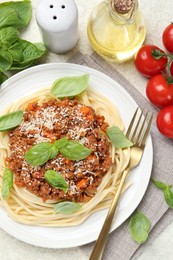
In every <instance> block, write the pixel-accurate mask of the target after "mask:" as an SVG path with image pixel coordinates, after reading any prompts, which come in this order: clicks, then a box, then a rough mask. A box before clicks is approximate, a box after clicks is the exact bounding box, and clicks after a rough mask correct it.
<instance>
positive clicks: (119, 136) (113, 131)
mask: <svg viewBox="0 0 173 260" xmlns="http://www.w3.org/2000/svg"><path fill="white" fill-rule="evenodd" d="M106 132H107V135H108V137H109V140H110V141H111V143H112V144H113V145H114V146H115V147H116V148H127V147H130V146H132V145H133V143H132V142H131V141H129V140H128V139H127V137H126V136H125V135H124V134H123V132H122V131H121V129H120V128H119V127H117V126H112V127H109V128H107V131H106Z"/></svg>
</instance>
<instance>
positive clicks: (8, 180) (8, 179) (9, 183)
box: [1, 169, 13, 199]
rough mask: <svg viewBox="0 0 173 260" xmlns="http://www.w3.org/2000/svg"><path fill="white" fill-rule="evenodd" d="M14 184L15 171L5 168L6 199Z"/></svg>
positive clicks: (3, 187) (3, 192) (4, 186)
mask: <svg viewBox="0 0 173 260" xmlns="http://www.w3.org/2000/svg"><path fill="white" fill-rule="evenodd" d="M12 186H13V173H12V172H11V171H10V170H9V169H5V171H4V174H3V178H2V190H1V193H2V197H3V199H6V198H7V197H8V196H9V193H10V190H11V188H12Z"/></svg>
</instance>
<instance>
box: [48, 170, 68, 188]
mask: <svg viewBox="0 0 173 260" xmlns="http://www.w3.org/2000/svg"><path fill="white" fill-rule="evenodd" d="M44 178H45V180H46V181H47V182H48V183H49V184H50V185H51V186H53V187H55V188H57V189H61V190H63V191H64V192H67V191H68V185H67V182H66V181H65V179H64V178H63V177H62V176H61V175H60V174H59V173H58V172H56V171H54V170H48V171H46V172H45V174H44Z"/></svg>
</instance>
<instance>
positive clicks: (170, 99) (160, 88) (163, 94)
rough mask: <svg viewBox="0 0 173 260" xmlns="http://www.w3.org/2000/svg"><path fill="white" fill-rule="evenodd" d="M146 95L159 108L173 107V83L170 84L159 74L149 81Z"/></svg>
mask: <svg viewBox="0 0 173 260" xmlns="http://www.w3.org/2000/svg"><path fill="white" fill-rule="evenodd" d="M146 95H147V97H148V99H149V100H150V102H151V103H153V104H154V105H155V106H157V107H165V106H169V105H173V83H171V84H170V83H168V82H167V80H166V79H165V78H164V76H163V75H162V74H157V75H155V76H153V77H152V78H151V79H149V81H148V83H147V87H146Z"/></svg>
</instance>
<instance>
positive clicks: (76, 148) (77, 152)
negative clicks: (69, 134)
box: [60, 140, 91, 161]
mask: <svg viewBox="0 0 173 260" xmlns="http://www.w3.org/2000/svg"><path fill="white" fill-rule="evenodd" d="M60 153H61V154H62V155H63V156H64V157H66V158H68V159H70V160H75V161H78V160H82V159H84V158H86V157H88V156H89V155H90V153H91V150H90V149H88V148H87V147H85V146H84V145H82V144H80V143H77V142H74V141H71V140H70V141H68V142H67V144H66V146H65V147H63V148H60Z"/></svg>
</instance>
